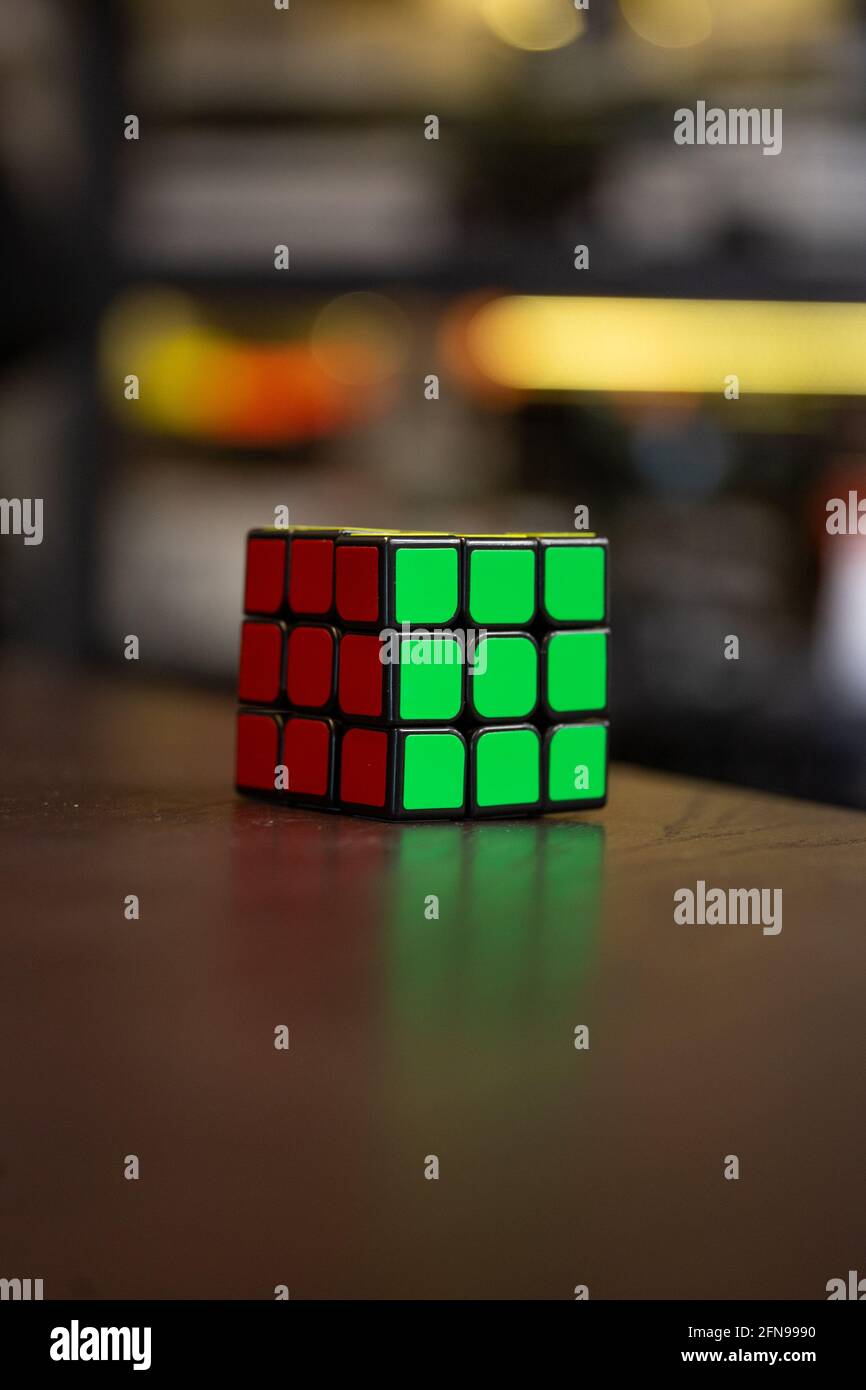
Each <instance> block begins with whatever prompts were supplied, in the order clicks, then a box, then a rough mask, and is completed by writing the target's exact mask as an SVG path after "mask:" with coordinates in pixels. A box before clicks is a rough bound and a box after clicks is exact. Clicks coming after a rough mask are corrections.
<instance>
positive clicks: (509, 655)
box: [467, 635, 538, 719]
mask: <svg viewBox="0 0 866 1390" xmlns="http://www.w3.org/2000/svg"><path fill="white" fill-rule="evenodd" d="M467 682H468V686H467V688H468V693H469V698H470V700H471V701H472V704H473V707H474V709H475V711H476V713H477V714H479V715H480V716H481V718H482V719H523V718H525V717H526V715H528V714H531V713H532V711H533V710H534V709H535V706H536V703H537V701H538V648H537V647H536V645H535V643H534V642H533V641H532V639H531V638H530V637H510V636H509V637H504V636H503V637H499V636H495V635H490V636H488V637H484V638H482V640H481V641H480V642H479V643H478V647H477V649H476V653H475V660H474V662H473V664H472V665H471V666H470V667H469V671H468V675H467Z"/></svg>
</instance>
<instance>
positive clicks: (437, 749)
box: [403, 733, 466, 811]
mask: <svg viewBox="0 0 866 1390" xmlns="http://www.w3.org/2000/svg"><path fill="white" fill-rule="evenodd" d="M465 782H466V746H465V744H464V742H463V740H462V738H460V737H459V736H458V735H457V734H452V733H442V734H407V736H406V741H405V744H404V745H403V808H404V810H406V811H458V810H460V809H461V808H462V806H463V801H464V788H465Z"/></svg>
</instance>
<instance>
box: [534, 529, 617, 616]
mask: <svg viewBox="0 0 866 1390" xmlns="http://www.w3.org/2000/svg"><path fill="white" fill-rule="evenodd" d="M604 569H605V550H604V546H602V545H548V546H546V547H545V550H544V605H545V607H546V609H547V611H548V613H549V614H550V616H551V618H553V620H554V621H555V622H558V623H600V622H603V621H604V617H605V613H604V588H605V584H604Z"/></svg>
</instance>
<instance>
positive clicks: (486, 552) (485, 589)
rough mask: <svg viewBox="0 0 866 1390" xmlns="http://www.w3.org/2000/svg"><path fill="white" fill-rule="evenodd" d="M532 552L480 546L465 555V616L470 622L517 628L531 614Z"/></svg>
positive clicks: (533, 559) (533, 585) (530, 617)
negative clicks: (466, 602) (467, 610)
mask: <svg viewBox="0 0 866 1390" xmlns="http://www.w3.org/2000/svg"><path fill="white" fill-rule="evenodd" d="M535 563H536V557H535V551H534V550H532V549H524V550H521V549H519V548H518V547H516V546H515V547H512V548H510V549H507V550H506V549H502V550H497V549H495V548H493V547H488V546H480V547H478V549H475V550H472V551H470V554H469V600H468V609H469V616H470V618H471V619H472V621H473V622H474V623H479V624H481V625H484V624H488V623H489V624H490V625H491V626H497V627H498V626H502V625H503V624H505V625H508V626H512V627H520V626H521V625H522V624H524V623H531V622H532V619H533V618H534V617H535Z"/></svg>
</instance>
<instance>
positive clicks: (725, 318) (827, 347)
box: [466, 295, 866, 396]
mask: <svg viewBox="0 0 866 1390" xmlns="http://www.w3.org/2000/svg"><path fill="white" fill-rule="evenodd" d="M466 345H467V349H468V352H469V355H470V358H471V359H472V361H473V362H474V363H475V365H476V367H477V368H478V369H479V370H480V371H481V372H483V373H484V375H486V376H487V377H488V378H489V379H490V380H491V381H494V382H496V383H497V384H498V385H499V386H503V387H509V388H512V389H515V390H530V391H532V390H535V391H625V392H628V391H654V392H655V391H659V392H670V391H673V392H676V391H688V392H711V393H716V394H718V395H719V396H721V395H722V392H723V391H724V389H725V386H726V382H727V379H728V378H729V377H730V376H732V375H734V376H736V377H737V378H738V382H739V390H740V391H741V392H742V393H743V394H756V395H757V394H789V395H802V396H812V395H816V396H822V395H823V396H834V395H866V305H862V304H817V303H776V302H773V301H760V300H697V299H679V300H676V299H613V298H611V299H604V298H587V299H583V298H581V299H572V298H566V297H561V298H560V297H553V296H547V295H513V296H506V297H503V298H501V299H496V300H493V301H491V302H490V303H488V304H486V305H485V306H484V307H483V308H481V309H479V310H478V312H477V313H476V314H475V316H474V317H473V318H472V320H471V321H470V323H469V326H468V329H467V343H466Z"/></svg>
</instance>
